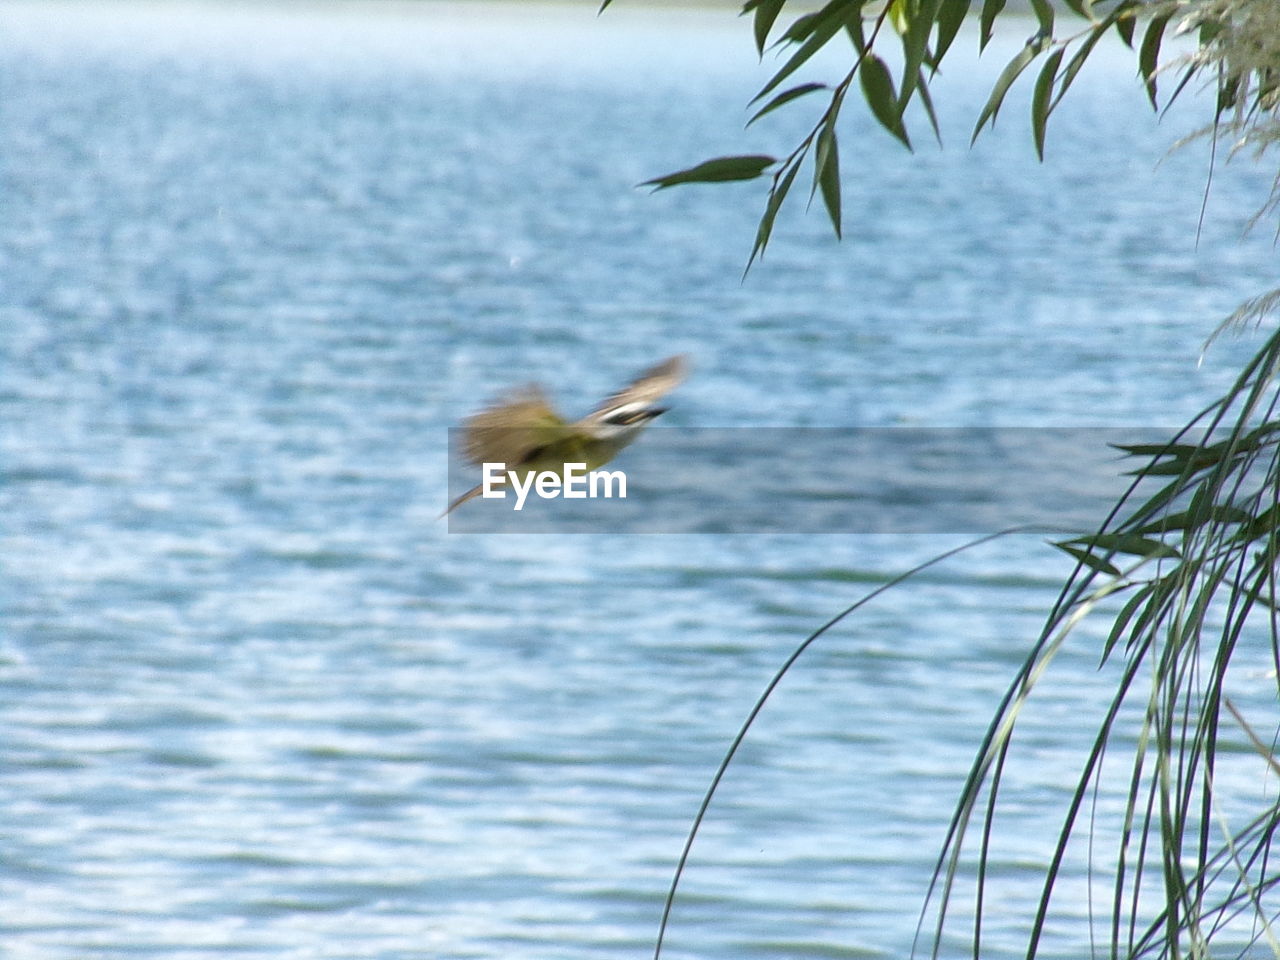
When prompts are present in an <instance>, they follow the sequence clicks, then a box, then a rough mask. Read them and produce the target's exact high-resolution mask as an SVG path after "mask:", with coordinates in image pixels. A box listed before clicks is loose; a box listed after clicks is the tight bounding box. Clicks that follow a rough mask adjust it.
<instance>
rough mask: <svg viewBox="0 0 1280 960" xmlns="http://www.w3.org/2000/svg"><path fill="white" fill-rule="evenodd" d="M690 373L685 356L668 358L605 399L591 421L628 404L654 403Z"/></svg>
mask: <svg viewBox="0 0 1280 960" xmlns="http://www.w3.org/2000/svg"><path fill="white" fill-rule="evenodd" d="M688 372H689V362H688V360H687V359H686V358H685V355H684V354H678V355H677V356H674V357H667V359H666V360H663V361H662V362H661V363H659V364H658V365H657V366H653V367H650V368H649V369H648V370H646V371H644V372H643V373H642V374H640V375H639V376H638V377H636V378H635V379H634V380H632V381H631V382H630V383H628V384H627V385H626V386H625V387H623V388H622V389H621V390H619V391H618V392H617V393H615V394H613V395H612V396H608V397H605V398H604V399H603V400H601V401H600V405H599V406H597V407H596V408H595V410H593V411H592V412H591V414H589V419H595V418H598V417H599V415H600V414H602V413H605V412H606V411H609V410H612V409H614V408H615V407H620V406H622V405H624V404H628V403H653V402H654V401H655V400H657V399H659V398H660V397H661V396H662V395H663V394H666V393H669V392H671V391H672V390H674V389H675V388H676V387H677V386H679V385H680V383H681V381H683V380H684V378H685V376H686V375H687V374H688Z"/></svg>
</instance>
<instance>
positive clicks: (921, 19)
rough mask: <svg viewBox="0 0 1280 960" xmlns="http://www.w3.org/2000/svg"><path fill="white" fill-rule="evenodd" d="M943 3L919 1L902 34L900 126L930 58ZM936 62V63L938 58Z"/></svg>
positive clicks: (940, 1)
mask: <svg viewBox="0 0 1280 960" xmlns="http://www.w3.org/2000/svg"><path fill="white" fill-rule="evenodd" d="M941 3H942V0H919V2H918V3H916V4H913V5H912V6H913V7H914V9H913V10H912V11H911V13H910V20H908V21H907V24H906V27H907V29H906V30H905V31H904V32H903V34H902V54H903V64H902V90H901V92H900V93H899V94H898V117H899V121H898V122H899V125H901V122H902V121H901V117H902V114H903V113H904V112H905V111H906V109H907V104H908V103H910V102H911V95H912V94H913V93H915V89H916V78H917V77H918V76H919V75H920V66H921V64H923V63H924V62H925V61H926V60H927V59H928V57H929V34H930V32H931V31H932V30H933V22H934V20H935V19H936V18H937V16H938V7H939V5H940V4H941ZM904 7H905V5H904ZM934 62H935V63H936V58H935V60H934Z"/></svg>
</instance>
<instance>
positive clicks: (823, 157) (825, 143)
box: [813, 121, 843, 239]
mask: <svg viewBox="0 0 1280 960" xmlns="http://www.w3.org/2000/svg"><path fill="white" fill-rule="evenodd" d="M813 182H814V188H815V189H821V190H822V202H823V204H824V205H825V206H826V208H827V216H829V217H830V218H831V227H832V229H834V230H835V232H836V238H837V239H842V237H843V235H842V233H841V224H840V150H839V147H838V146H837V144H836V131H835V125H834V124H833V123H831V122H830V121H828V123H827V124H826V126H824V127H823V128H822V133H820V134H819V135H818V152H817V155H816V156H815V158H814V166H813Z"/></svg>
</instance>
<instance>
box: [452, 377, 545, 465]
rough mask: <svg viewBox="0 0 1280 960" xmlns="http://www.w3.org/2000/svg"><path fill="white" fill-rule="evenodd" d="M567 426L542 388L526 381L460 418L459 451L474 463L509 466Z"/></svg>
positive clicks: (542, 445) (527, 455) (531, 452)
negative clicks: (479, 409)
mask: <svg viewBox="0 0 1280 960" xmlns="http://www.w3.org/2000/svg"><path fill="white" fill-rule="evenodd" d="M567 427H568V423H566V422H565V420H564V418H563V417H561V416H560V415H559V414H558V413H556V412H555V410H553V409H552V408H551V404H550V402H548V400H547V397H546V394H545V393H543V392H542V388H541V387H540V386H538V385H537V384H530V385H529V386H527V387H522V388H520V389H519V390H516V391H514V392H512V393H509V394H508V395H507V396H505V397H503V398H502V399H501V400H499V401H498V402H497V403H495V404H493V405H492V406H490V407H486V408H485V409H484V410H481V411H480V412H479V413H477V414H474V415H473V416H471V417H469V418H467V420H466V421H464V423H463V453H464V455H465V456H466V458H467V459H468V460H470V461H471V462H472V463H474V464H477V465H478V464H484V463H505V464H507V466H508V469H510V468H512V467H514V466H516V465H517V464H520V463H523V462H525V461H526V460H528V459H529V458H530V455H531V454H533V453H535V452H536V451H537V450H538V449H539V448H541V447H545V446H546V445H547V444H549V443H554V442H555V441H557V440H559V439H561V438H563V437H564V436H565V434H566V432H567Z"/></svg>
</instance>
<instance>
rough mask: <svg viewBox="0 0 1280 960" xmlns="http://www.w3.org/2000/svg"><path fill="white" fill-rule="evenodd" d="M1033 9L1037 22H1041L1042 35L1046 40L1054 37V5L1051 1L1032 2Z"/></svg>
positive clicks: (1033, 0)
mask: <svg viewBox="0 0 1280 960" xmlns="http://www.w3.org/2000/svg"><path fill="white" fill-rule="evenodd" d="M1031 9H1032V10H1034V11H1035V14H1036V20H1038V21H1039V22H1040V35H1041V36H1042V37H1043V38H1044V39H1046V40H1047V39H1049V38H1050V37H1052V36H1053V5H1052V4H1050V3H1049V0H1031Z"/></svg>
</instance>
